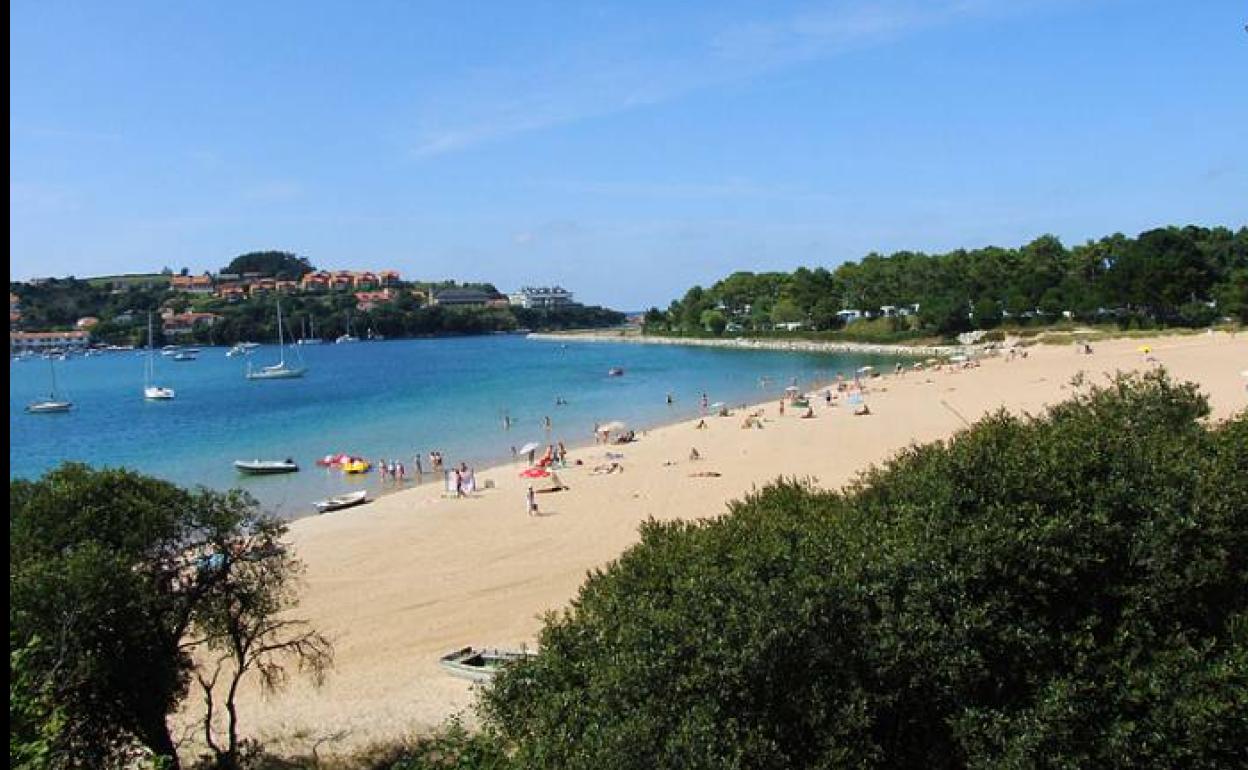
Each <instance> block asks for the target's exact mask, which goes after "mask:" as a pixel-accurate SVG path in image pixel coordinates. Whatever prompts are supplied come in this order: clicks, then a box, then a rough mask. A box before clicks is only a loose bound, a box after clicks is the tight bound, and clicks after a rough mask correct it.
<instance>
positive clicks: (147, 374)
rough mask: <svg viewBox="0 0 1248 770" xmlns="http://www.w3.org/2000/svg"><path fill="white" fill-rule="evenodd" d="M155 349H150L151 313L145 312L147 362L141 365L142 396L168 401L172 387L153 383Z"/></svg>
mask: <svg viewBox="0 0 1248 770" xmlns="http://www.w3.org/2000/svg"><path fill="white" fill-rule="evenodd" d="M155 356H156V351H155V350H153V349H152V314H151V313H148V314H147V362H146V363H145V364H144V367H143V398H146V399H147V400H149V401H168V400H169V399H171V398H173V388H166V387H163V386H161V385H153V384H152V377H153V376H154V375H155V372H156V363H155V361H156V359H155Z"/></svg>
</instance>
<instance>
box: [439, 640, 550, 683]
mask: <svg viewBox="0 0 1248 770" xmlns="http://www.w3.org/2000/svg"><path fill="white" fill-rule="evenodd" d="M536 655H537V653H536V652H530V651H528V650H503V649H495V648H488V647H487V648H477V647H464V648H462V649H459V650H456V651H454V652H450V653H447V654H446V655H443V656H442V657H441V659H440V660H439V661H438V665H440V666H441V667H442V668H443V669H445V670H446V672H447V673H448V674H451V675H452V676H458V677H460V678H462V679H471V680H473V681H474V682H488V681H489V680H490V679H492V678H494V675H495V674H497V673H498V672H499V671H501V670H502V669H503V668H505V667H506V666H508V665H511V664H513V663H516V662H519V661H522V660H528V659H529V658H532V657H535V656H536Z"/></svg>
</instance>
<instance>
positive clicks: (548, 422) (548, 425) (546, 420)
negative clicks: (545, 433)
mask: <svg viewBox="0 0 1248 770" xmlns="http://www.w3.org/2000/svg"><path fill="white" fill-rule="evenodd" d="M543 425H544V426H545V427H546V430H550V416H549V415H548V416H546V417H545V418H543Z"/></svg>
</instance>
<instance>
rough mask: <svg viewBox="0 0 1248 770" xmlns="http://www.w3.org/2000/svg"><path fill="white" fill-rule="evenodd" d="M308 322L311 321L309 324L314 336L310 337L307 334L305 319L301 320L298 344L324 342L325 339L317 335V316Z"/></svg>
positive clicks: (318, 343)
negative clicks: (304, 325) (304, 326)
mask: <svg viewBox="0 0 1248 770" xmlns="http://www.w3.org/2000/svg"><path fill="white" fill-rule="evenodd" d="M308 323H309V325H310V326H311V327H312V336H311V337H309V336H308V335H307V334H305V333H304V329H303V321H300V322H299V332H300V337H299V342H298V344H300V345H320V344H321V343H322V342H324V340H322V339H321V338H320V337H318V336H316V319H315V318H313V319H311V320H310V321H309V322H308Z"/></svg>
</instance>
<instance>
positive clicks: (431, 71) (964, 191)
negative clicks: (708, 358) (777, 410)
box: [9, 0, 1248, 309]
mask: <svg viewBox="0 0 1248 770" xmlns="http://www.w3.org/2000/svg"><path fill="white" fill-rule="evenodd" d="M9 21H10V33H9V43H10V53H9V65H10V75H9V85H10V98H9V193H10V196H9V197H10V201H9V213H10V220H11V221H10V226H9V248H10V262H9V272H10V277H11V278H14V279H23V278H29V277H34V276H43V275H70V274H73V275H79V276H84V275H99V274H107V273H115V272H140V271H146V270H152V269H159V268H161V267H163V266H166V265H167V266H170V267H172V268H174V269H179V268H181V267H183V266H185V267H189V268H190V269H191V270H192V271H195V272H199V271H202V270H204V269H214V270H215V269H217V268H219V267H221V266H223V265H224V264H225V263H226V262H228V261H229V259H230V258H231V257H232V256H234V255H236V254H239V253H242V252H244V251H250V250H256V249H269V248H277V249H286V250H291V251H295V252H298V253H299V254H302V255H305V256H307V257H309V258H310V259H311V260H312V261H313V262H314V263H315V264H317V265H318V266H324V267H330V268H346V267H360V268H363V267H372V268H385V267H393V268H396V269H399V270H401V271H402V272H403V273H404V275H405V276H410V277H413V278H417V277H419V278H444V277H445V278H456V279H460V280H490V281H493V282H494V283H496V284H497V285H498V286H499V288H500V289H503V290H505V291H506V290H511V289H514V288H516V287H517V286H519V285H521V284H547V283H560V284H563V285H564V286H566V287H568V288H571V289H573V290H574V291H576V292H577V293H578V295H579V297H580V298H581V299H583V300H586V301H591V302H600V303H605V304H609V305H612V306H614V307H620V308H625V309H634V308H642V307H645V306H648V305H650V304H658V305H666V303H667V302H668V301H669V300H670V299H672V298H673V297H674V296H676V295H678V294H680V293H682V292H683V291H684V290H685V289H686V288H687V287H688V286H690V285H692V284H694V283H702V284H709V283H711V282H713V281H714V280H716V279H717V278H719V277H722V276H723V275H726V274H727V273H729V272H731V271H733V270H739V269H745V270H756V271H758V270H774V269H785V270H787V269H792V268H793V267H795V266H797V265H799V264H805V265H809V266H814V265H825V266H829V267H832V266H835V265H837V264H839V263H841V262H843V261H845V260H847V259H857V258H859V257H861V256H862V255H863V254H865V253H867V252H869V251H872V250H878V251H893V250H897V249H903V248H904V249H919V250H928V251H943V250H947V249H951V248H956V247H962V246H966V247H973V246H982V245H987V244H992V243H995V244H1000V245H1016V244H1019V243H1022V242H1025V241H1027V240H1029V239H1031V238H1033V237H1035V236H1036V235H1039V234H1042V233H1054V234H1057V235H1059V236H1061V237H1062V238H1063V240H1065V241H1066V242H1067V243H1077V242H1081V241H1083V240H1085V239H1087V238H1094V237H1099V236H1101V235H1105V234H1108V233H1111V232H1115V231H1121V232H1126V233H1128V234H1134V233H1136V232H1138V231H1140V230H1144V229H1147V228H1149V227H1152V226H1156V225H1161V224H1172V223H1174V224H1188V223H1195V224H1209V225H1212V224H1225V225H1231V226H1240V225H1245V224H1248V32H1245V28H1244V25H1245V23H1248V6H1245V5H1244V3H1243V2H1241V1H1240V0H1203V1H1202V2H1190V3H1175V2H1131V1H1130V0H1103V1H1098V0H1083V1H1082V2H1081V1H1079V0H924V1H920V0H913V1H910V2H906V1H904V0H846V1H844V2H812V3H782V2H757V3H744V2H732V1H728V2H722V1H721V2H714V3H701V4H693V3H689V4H673V3H667V2H656V3H649V2H620V3H594V2H583V3H570V2H569V3H545V2H526V3H497V4H493V5H487V4H484V3H441V4H434V3H415V2H365V3H349V2H341V3H317V2H306V1H305V2H264V3H237V2H219V3H190V2H181V3H179V2H167V1H166V0H162V1H161V2H143V3H138V2H118V3H98V2H89V3H87V2H81V3H75V2H55V3H48V2H34V1H32V0H15V2H13V3H11V4H10V11H9Z"/></svg>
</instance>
